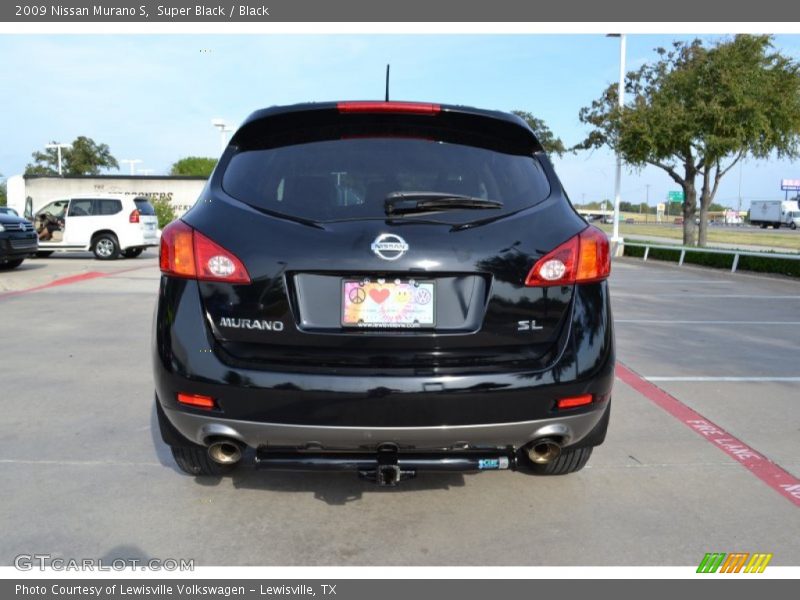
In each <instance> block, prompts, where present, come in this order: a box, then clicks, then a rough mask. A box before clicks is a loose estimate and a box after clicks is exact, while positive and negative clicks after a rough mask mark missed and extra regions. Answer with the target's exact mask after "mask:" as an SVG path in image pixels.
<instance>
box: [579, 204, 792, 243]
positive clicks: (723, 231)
mask: <svg viewBox="0 0 800 600" xmlns="http://www.w3.org/2000/svg"><path fill="white" fill-rule="evenodd" d="M624 216H625V215H624V213H623V218H624ZM594 225H597V226H598V227H600V228H601V229H602V230H603V231H605V232H606V233H611V230H612V226H611V225H606V224H602V225H601V224H599V223H594ZM619 231H620V234H621V235H622V237H625V236H626V235H638V236H644V237H661V238H670V239H674V240H676V243H678V244H680V243H682V241H683V228H682V227H681V226H680V225H672V224H661V225H656V224H655V223H653V224H647V225H645V224H641V225H640V224H629V223H624V222H623V223H620V225H619ZM715 243H717V244H720V243H721V244H743V245H747V246H764V247H765V248H786V249H788V250H800V230H798V231H792V232H788V233H772V230H767V231H761V230H753V229H751V228H750V227H742V228H739V227H724V226H712V227H709V228H708V244H709V245H713V244H715Z"/></svg>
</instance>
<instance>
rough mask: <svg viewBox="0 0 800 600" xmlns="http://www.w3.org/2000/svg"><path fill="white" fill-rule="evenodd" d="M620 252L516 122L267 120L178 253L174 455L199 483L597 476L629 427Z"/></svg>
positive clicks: (173, 268) (377, 109)
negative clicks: (348, 475) (618, 393)
mask: <svg viewBox="0 0 800 600" xmlns="http://www.w3.org/2000/svg"><path fill="white" fill-rule="evenodd" d="M609 270H610V259H609V246H608V241H607V239H606V237H605V235H604V234H603V233H602V232H600V231H599V230H597V229H594V228H593V227H590V226H587V224H586V222H585V221H584V220H583V219H581V217H579V216H578V215H577V214H576V212H575V211H574V209H573V208H572V206H571V205H570V203H569V201H568V200H567V198H566V196H565V193H564V191H563V189H562V187H561V184H560V183H559V180H558V178H557V177H556V174H555V172H554V171H553V167H552V165H551V164H550V161H549V160H548V159H547V157H546V156H545V154H544V153H543V151H542V148H541V146H540V144H539V142H538V141H537V140H536V137H535V136H534V134H533V133H532V131H531V130H530V128H529V127H528V126H527V125H526V124H525V123H524V122H523V121H522V120H520V119H519V118H517V117H515V116H512V115H509V114H506V113H501V112H493V111H486V110H478V109H474V108H468V107H462V106H445V105H438V104H427V103H411V102H338V103H335V102H334V103H321V104H301V105H295V106H285V107H274V108H269V109H266V110H261V111H257V112H255V113H253V114H252V115H251V116H250V117H249V118H248V119H247V121H246V122H245V123H244V124H243V125H242V126H241V128H240V129H239V130H238V131H237V132H236V134H235V135H234V136H233V138H232V139H231V142H230V144H229V146H228V148H227V149H226V150H225V152H224V154H223V155H222V158H221V160H220V162H219V165H218V166H217V168H216V170H215V171H214V173H213V175H212V176H211V178H210V180H209V182H208V185H207V187H206V189H205V190H204V192H203V194H202V196H201V197H200V199H199V200H198V202H197V203H196V205H195V206H194V207H193V208H192V209H191V210H190V211H189V212H188V213H186V215H184V216H183V218H182V219H181V220H178V221H175V222H173V223H172V224H171V225H169V226H168V227H167V228H166V229H165V230H164V233H163V236H162V239H161V271H162V277H161V285H160V291H159V300H158V307H157V312H156V317H155V321H154V323H155V334H154V358H155V383H156V395H157V411H158V416H159V420H160V427H161V434H162V437H163V439H164V441H165V442H166V443H167V444H168V445H169V446H171V448H172V453H173V456H174V457H175V459H176V461H177V463H178V465H179V466H180V467H181V469H183V470H184V471H186V472H188V473H192V474H195V475H219V474H222V473H224V472H226V471H228V470H230V469H231V468H233V467H234V466H235V465H236V464H237V463H238V462H239V461H240V460H241V458H242V455H243V452H244V450H245V448H247V447H249V448H252V449H254V450H255V464H256V465H257V466H258V467H261V468H266V469H284V470H307V469H331V470H352V471H353V472H357V473H358V474H359V475H361V476H362V477H365V478H367V479H371V480H374V481H377V482H378V483H380V484H383V485H394V484H396V483H397V482H398V481H400V480H402V479H406V478H409V477H413V476H414V475H415V474H416V473H417V472H418V471H479V470H491V469H505V468H517V469H522V470H526V471H528V472H533V473H539V474H550V475H560V474H565V473H571V472H574V471H577V470H579V469H581V468H582V467H583V466H584V465H585V464H586V461H587V460H588V458H589V455H590V454H591V452H592V448H593V447H594V446H596V445H598V444H600V443H602V442H603V440H604V438H605V434H606V429H607V427H608V417H609V404H610V394H611V387H612V382H613V370H614V336H613V331H612V321H611V309H610V306H609V293H608V284H607V281H606V279H607V277H608V274H609Z"/></svg>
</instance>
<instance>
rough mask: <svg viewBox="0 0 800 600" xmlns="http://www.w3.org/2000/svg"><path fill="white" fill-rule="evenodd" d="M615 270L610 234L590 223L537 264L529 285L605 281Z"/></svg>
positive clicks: (532, 270)
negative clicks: (612, 262) (609, 241)
mask: <svg viewBox="0 0 800 600" xmlns="http://www.w3.org/2000/svg"><path fill="white" fill-rule="evenodd" d="M610 272H611V253H610V251H609V246H608V238H607V237H606V234H605V233H603V232H602V231H600V230H599V229H597V228H596V227H587V228H586V229H584V230H583V231H582V232H580V233H579V234H578V235H576V236H575V237H572V238H570V239H568V240H567V241H566V242H564V243H563V244H561V245H560V246H559V247H558V248H556V249H555V250H553V251H552V252H549V253H548V254H546V255H545V256H543V257H542V258H540V259H539V260H538V261H536V264H535V265H533V268H532V269H531V270H530V272H529V273H528V276H527V277H526V278H525V285H527V286H536V287H545V286H551V285H571V284H573V283H589V282H592V281H601V280H603V279H605V278H607V277H608V275H609V273H610Z"/></svg>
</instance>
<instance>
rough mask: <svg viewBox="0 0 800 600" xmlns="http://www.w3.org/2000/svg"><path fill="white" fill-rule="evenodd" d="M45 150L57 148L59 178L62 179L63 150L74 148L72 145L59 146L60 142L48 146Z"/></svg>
mask: <svg viewBox="0 0 800 600" xmlns="http://www.w3.org/2000/svg"><path fill="white" fill-rule="evenodd" d="M45 148H51V149H52V148H56V149H57V150H58V176H59V177H61V149H62V148H72V144H59V143H58V142H53V143H52V144H47V145H46V146H45Z"/></svg>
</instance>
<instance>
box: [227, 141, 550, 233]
mask: <svg viewBox="0 0 800 600" xmlns="http://www.w3.org/2000/svg"><path fill="white" fill-rule="evenodd" d="M222 187H223V189H224V190H225V191H226V192H227V193H228V194H230V195H231V196H233V197H234V198H237V199H238V200H241V201H243V202H246V203H248V204H250V205H252V206H254V207H256V208H261V209H265V210H268V211H271V212H275V213H280V214H285V215H289V216H292V217H298V218H304V219H310V220H313V221H334V220H339V219H349V218H365V217H367V218H368V217H385V216H386V214H385V212H384V199H385V198H386V196H387V195H388V194H390V193H392V192H435V193H448V194H458V195H466V196H471V197H475V198H481V199H486V200H495V201H498V202H502V204H503V207H502V209H499V210H498V209H485V208H484V209H478V210H451V211H446V212H440V213H436V214H430V215H429V214H422V215H419V216H418V218H425V219H435V220H438V221H444V222H448V223H461V222H468V221H474V220H477V219H483V218H487V217H491V216H495V215H498V214H507V213H510V212H515V211H517V210H520V209H522V208H526V207H529V206H533V205H534V204H537V203H538V202H541V201H542V200H543V199H545V198H546V197H547V196H548V195H549V193H550V185H549V182H548V180H547V176H546V174H545V173H544V171H543V169H542V167H541V165H540V164H539V162H538V160H537V159H536V158H535V157H534V156H532V155H530V154H528V155H526V154H516V153H513V152H504V151H501V150H498V149H496V148H492V149H490V148H486V147H478V146H473V145H466V144H460V143H448V142H445V141H438V140H434V139H420V138H403V137H353V138H350V139H348V138H347V137H346V136H345V137H344V139H334V140H330V139H328V140H322V141H311V142H307V143H299V144H292V145H286V146H279V147H273V148H265V149H248V150H245V151H241V152H239V153H238V154H236V155H234V156H233V158H232V159H231V160H230V162H229V164H228V166H227V169H226V170H225V173H224V175H223V180H222ZM415 217H416V216H415ZM415 217H411V216H409V217H404V218H406V219H411V218H415Z"/></svg>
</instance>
